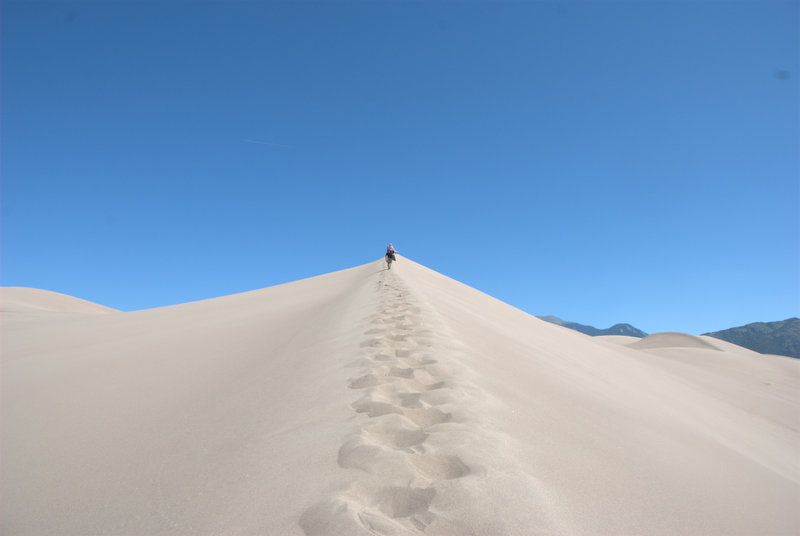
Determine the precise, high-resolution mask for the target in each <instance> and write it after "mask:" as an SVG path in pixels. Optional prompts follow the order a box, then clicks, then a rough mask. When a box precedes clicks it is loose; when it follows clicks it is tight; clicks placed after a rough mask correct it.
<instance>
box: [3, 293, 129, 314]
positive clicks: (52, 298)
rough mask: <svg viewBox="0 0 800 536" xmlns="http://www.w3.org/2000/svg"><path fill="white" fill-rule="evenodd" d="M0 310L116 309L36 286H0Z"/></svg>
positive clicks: (97, 311)
mask: <svg viewBox="0 0 800 536" xmlns="http://www.w3.org/2000/svg"><path fill="white" fill-rule="evenodd" d="M0 310H1V311H2V312H4V313H11V312H19V313H22V312H26V313H30V312H39V311H49V312H59V313H80V314H101V313H114V312H117V311H116V309H112V308H110V307H105V306H103V305H98V304H96V303H92V302H89V301H86V300H81V299H80V298H74V297H72V296H67V295H66V294H61V293H59V292H52V291H49V290H41V289H38V288H25V287H2V288H0Z"/></svg>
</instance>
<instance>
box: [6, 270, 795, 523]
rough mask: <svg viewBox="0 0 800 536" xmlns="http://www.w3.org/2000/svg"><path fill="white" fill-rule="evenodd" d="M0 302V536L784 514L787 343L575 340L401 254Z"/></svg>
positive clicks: (790, 423)
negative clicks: (281, 273)
mask: <svg viewBox="0 0 800 536" xmlns="http://www.w3.org/2000/svg"><path fill="white" fill-rule="evenodd" d="M23 290H24V289H23ZM15 293H16V294H15ZM2 296H3V302H4V303H3V306H2V309H3V313H2V322H3V324H2V335H3V339H2V355H3V359H2V375H0V381H2V406H0V411H2V418H1V419H0V427H1V429H0V431H1V432H2V435H0V456H1V457H0V460H2V462H1V463H2V465H1V466H0V468H1V469H2V473H0V493H2V495H0V497H2V501H0V508H1V510H0V514H1V517H0V523H2V526H1V527H0V528H1V529H2V530H1V531H2V534H4V535H12V534H35V535H43V534H59V535H72V534H74V535H78V534H80V535H85V534H124V535H139V534H142V535H144V534H190V533H191V534H226V535H227V534H243V535H245V534H246V535H254V534H267V535H283V534H308V535H320V536H321V535H335V534H341V535H345V534H346V535H359V534H364V535H367V534H385V535H389V534H423V533H424V534H434V535H436V534H486V535H489V534H491V535H497V534H520V535H528V534H565V535H573V534H574V535H582V534H586V535H598V534H654V535H656V534H685V535H689V534H696V535H709V534H797V533H800V517H798V515H797V506H798V504H800V460H798V452H800V432H799V431H798V427H797V422H799V421H798V417H800V400H799V397H798V387H800V361H798V360H792V359H789V358H782V357H777V356H761V355H759V354H755V353H753V352H749V351H747V350H744V349H738V347H734V345H729V344H728V343H725V344H718V343H717V341H716V340H713V339H708V338H697V337H692V336H688V335H683V334H669V335H665V336H664V337H656V338H655V339H651V337H655V336H650V337H648V338H646V339H643V340H642V341H641V342H647V341H648V339H650V342H649V343H648V344H644V345H642V344H639V343H635V344H627V345H626V344H621V342H620V341H617V342H615V343H612V342H608V341H603V340H596V339H592V338H590V337H586V336H584V335H582V334H580V333H577V332H571V331H569V330H565V329H562V328H559V327H558V326H554V325H552V324H548V323H546V322H544V321H541V320H539V319H537V318H535V317H533V316H531V315H528V314H526V313H523V312H522V311H519V310H517V309H515V308H513V307H511V306H509V305H507V304H504V303H502V302H500V301H498V300H496V299H494V298H491V297H490V296H487V295H485V294H483V293H481V292H478V291H476V290H474V289H471V288H469V287H467V286H465V285H463V284H461V283H458V282H456V281H454V280H452V279H449V278H447V277H445V276H443V275H441V274H438V273H436V272H433V271H431V270H429V269H427V268H425V267H423V266H421V265H418V264H416V263H414V262H412V261H410V260H408V259H405V258H401V259H400V260H399V262H398V263H396V264H395V265H394V266H393V269H392V270H391V271H386V270H384V269H383V263H382V262H380V261H377V262H374V263H370V264H367V265H364V266H359V267H356V268H352V269H349V270H343V271H341V272H336V273H332V274H327V275H324V276H319V277H314V278H310V279H306V280H302V281H297V282H294V283H289V284H285V285H279V286H276V287H271V288H267V289H263V290H257V291H253V292H247V293H243V294H237V295H233V296H226V297H223V298H217V299H213V300H206V301H201V302H194V303H189V304H184V305H178V306H173V307H165V308H160V309H151V310H146V311H137V312H131V313H114V314H80V315H63V314H61V313H57V312H52V311H54V310H53V309H52V308H51V309H50V311H51V312H50V313H48V312H46V311H45V310H46V309H47V308H46V307H40V308H38V309H37V308H35V307H34V309H36V310H35V311H34V310H30V308H29V309H27V310H23V309H24V307H23V308H22V309H21V308H20V307H18V306H16V305H15V306H12V307H11V309H8V310H7V309H6V306H5V301H6V299H7V298H6V297H7V296H11V297H13V298H14V299H15V300H16V302H14V303H34V302H35V300H33V298H32V297H26V295H25V292H23V291H22V290H15V291H13V292H12V294H6V289H3V294H2ZM26 300H28V301H26ZM12 301H13V300H10V299H9V302H8V303H9V304H11V303H12ZM68 301H69V300H68ZM35 303H41V302H35ZM47 303H50V302H47ZM70 303H77V302H70ZM59 307H60V306H59ZM64 308H68V306H64ZM89 309H91V307H90V308H89ZM89 309H86V310H85V311H84V310H82V311H84V312H88V311H89ZM43 311H45V312H43ZM97 312H99V310H97ZM26 315H27V317H28V319H27V320H24V319H23V320H20V318H21V317H25V316H26ZM45 317H47V318H45ZM659 341H660V342H659ZM712 341H713V342H712ZM700 343H704V344H700ZM637 345H638V346H637ZM712 345H713V346H714V348H712V347H711V346H712ZM742 350H743V351H742Z"/></svg>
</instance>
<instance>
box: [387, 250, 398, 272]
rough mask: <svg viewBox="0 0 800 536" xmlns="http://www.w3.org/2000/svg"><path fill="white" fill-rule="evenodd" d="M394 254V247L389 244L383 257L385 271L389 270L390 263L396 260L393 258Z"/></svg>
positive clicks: (390, 267)
mask: <svg viewBox="0 0 800 536" xmlns="http://www.w3.org/2000/svg"><path fill="white" fill-rule="evenodd" d="M395 253H396V251H395V249H394V246H393V245H392V244H389V247H388V248H386V257H385V258H386V269H387V270H391V269H392V261H396V260H397V257H395V256H394V254H395Z"/></svg>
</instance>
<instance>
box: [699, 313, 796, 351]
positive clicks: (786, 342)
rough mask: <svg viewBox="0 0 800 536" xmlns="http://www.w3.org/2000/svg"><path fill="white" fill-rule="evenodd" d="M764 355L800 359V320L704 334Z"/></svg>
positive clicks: (763, 323)
mask: <svg viewBox="0 0 800 536" xmlns="http://www.w3.org/2000/svg"><path fill="white" fill-rule="evenodd" d="M703 335H708V336H710V337H714V338H716V339H722V340H723V341H728V342H732V343H733V344H738V345H739V346H744V347H745V348H748V349H750V350H753V351H756V352H760V353H762V354H775V355H788V356H790V357H800V318H787V319H786V320H781V321H779V322H753V323H751V324H746V325H744V326H738V327H735V328H730V329H723V330H722V331H713V332H711V333H704V334H703Z"/></svg>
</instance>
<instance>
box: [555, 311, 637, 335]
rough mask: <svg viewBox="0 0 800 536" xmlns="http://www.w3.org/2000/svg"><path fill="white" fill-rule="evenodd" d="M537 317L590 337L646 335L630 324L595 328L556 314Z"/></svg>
mask: <svg viewBox="0 0 800 536" xmlns="http://www.w3.org/2000/svg"><path fill="white" fill-rule="evenodd" d="M539 318H541V319H542V320H544V321H546V322H550V323H551V324H557V325H559V326H564V327H565V328H569V329H574V330H575V331H580V332H581V333H585V334H587V335H591V336H592V337H597V336H598V335H628V336H630V337H646V336H647V333H645V332H644V331H642V330H640V329H636V328H635V327H633V326H631V325H630V324H614V325H613V326H611V327H610V328H607V329H597V328H596V327H593V326H585V325H583V324H578V323H577V322H569V321H567V320H562V319H560V318H558V317H557V316H552V315H547V316H540V317H539Z"/></svg>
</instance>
